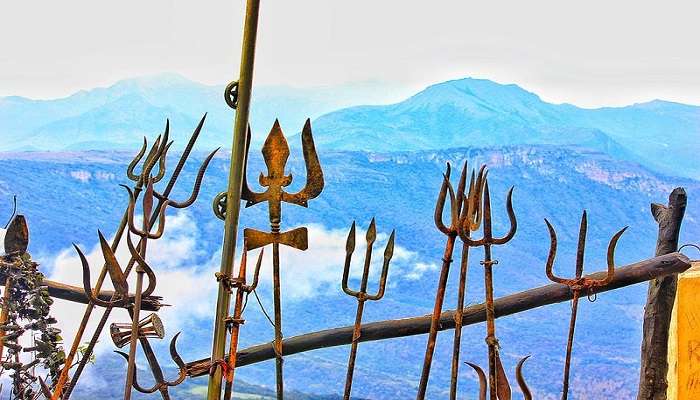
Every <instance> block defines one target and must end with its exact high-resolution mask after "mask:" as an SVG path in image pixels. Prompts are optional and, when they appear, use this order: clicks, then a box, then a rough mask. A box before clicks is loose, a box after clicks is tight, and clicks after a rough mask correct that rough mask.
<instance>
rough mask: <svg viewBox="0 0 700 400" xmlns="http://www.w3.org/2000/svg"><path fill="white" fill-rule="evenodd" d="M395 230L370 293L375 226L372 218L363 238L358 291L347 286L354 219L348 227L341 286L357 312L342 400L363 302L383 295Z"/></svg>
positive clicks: (349, 387) (350, 374)
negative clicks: (364, 247)
mask: <svg viewBox="0 0 700 400" xmlns="http://www.w3.org/2000/svg"><path fill="white" fill-rule="evenodd" d="M395 235H396V232H395V231H393V230H392V231H391V235H390V236H389V241H388V242H387V244H386V248H385V249H384V263H383V265H382V273H381V277H380V278H379V288H378V289H377V293H376V294H373V295H370V294H368V293H367V281H368V280H369V267H370V263H371V261H372V246H373V245H374V242H375V241H376V240H377V226H376V224H375V221H374V218H372V222H370V224H369V228H368V229H367V233H366V235H365V239H366V241H367V249H366V251H365V263H364V269H363V270H362V280H361V281H360V289H359V290H358V291H355V290H352V289H350V288H349V287H348V279H349V276H350V261H351V260H352V253H353V252H354V251H355V221H353V222H352V226H351V227H350V232H349V233H348V239H347V242H346V245H345V265H344V268H343V282H342V288H343V291H344V292H345V293H347V294H348V295H350V296H353V297H355V298H357V312H356V314H355V325H354V329H353V334H352V345H351V347H350V357H349V359H348V371H347V375H346V378H345V392H344V395H343V400H349V399H350V392H351V391H352V379H353V374H354V372H355V359H356V358H357V347H358V345H359V339H360V335H361V329H362V314H363V312H364V308H365V302H366V301H367V300H372V301H378V300H380V299H381V298H382V297H384V291H385V289H386V279H387V275H388V272H389V263H390V262H391V258H392V256H393V255H394V239H395Z"/></svg>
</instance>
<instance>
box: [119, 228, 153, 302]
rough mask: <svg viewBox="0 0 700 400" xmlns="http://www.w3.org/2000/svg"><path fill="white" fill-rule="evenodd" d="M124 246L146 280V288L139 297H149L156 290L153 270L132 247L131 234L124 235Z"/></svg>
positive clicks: (134, 247)
mask: <svg viewBox="0 0 700 400" xmlns="http://www.w3.org/2000/svg"><path fill="white" fill-rule="evenodd" d="M126 245H127V247H128V248H129V253H130V254H131V256H132V257H133V258H134V260H136V264H137V265H138V266H139V268H140V269H142V270H143V272H144V273H145V274H146V277H147V278H148V286H146V289H145V290H144V291H143V293H142V294H141V296H144V297H145V296H150V295H151V294H152V293H153V292H154V291H155V290H156V274H155V272H153V268H151V266H150V265H148V263H146V260H145V259H144V258H143V256H141V254H140V253H139V252H138V250H137V249H136V246H134V242H133V241H132V240H131V232H127V233H126Z"/></svg>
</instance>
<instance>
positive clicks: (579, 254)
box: [544, 210, 627, 400]
mask: <svg viewBox="0 0 700 400" xmlns="http://www.w3.org/2000/svg"><path fill="white" fill-rule="evenodd" d="M544 222H545V223H546V224H547V229H548V230H549V238H550V242H551V244H550V247H549V255H548V256H547V263H546V264H545V271H546V273H547V277H548V278H549V279H550V280H551V281H552V282H555V283H559V284H562V285H566V286H568V287H569V288H571V291H572V292H573V298H572V300H571V318H570V320H569V336H568V340H567V343H566V358H565V361H564V378H563V384H562V395H561V398H562V400H566V399H567V398H568V396H569V375H570V372H571V354H572V352H573V345H574V332H575V330H576V316H577V314H578V301H579V298H580V296H581V293H582V292H584V291H585V292H587V293H588V294H589V295H590V291H591V289H593V288H597V287H603V286H606V285H609V284H610V282H612V281H613V278H614V277H615V247H616V246H617V242H618V240H620V237H621V236H622V234H623V233H625V230H627V227H624V228H622V229H620V230H619V231H618V232H617V233H615V235H613V237H612V238H611V239H610V242H609V243H608V251H607V274H606V275H605V278H603V279H591V278H587V277H585V276H583V260H584V256H585V252H586V233H587V231H588V214H587V213H586V210H583V214H582V215H581V225H580V227H579V234H578V247H577V249H576V274H575V278H573V279H565V278H560V277H558V276H556V275H555V274H554V272H553V269H554V260H555V258H556V255H557V232H556V231H555V230H554V227H553V226H552V224H550V223H549V221H548V220H547V219H546V218H545V220H544Z"/></svg>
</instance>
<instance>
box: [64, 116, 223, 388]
mask: <svg viewBox="0 0 700 400" xmlns="http://www.w3.org/2000/svg"><path fill="white" fill-rule="evenodd" d="M205 118H206V115H205V116H204V117H202V119H201V120H200V122H199V124H198V125H197V128H196V129H195V130H194V132H193V134H192V136H191V137H190V139H189V142H188V143H187V146H186V147H185V149H184V151H183V153H182V155H181V156H180V159H179V161H178V163H177V165H176V167H175V169H174V170H173V173H172V175H171V177H170V179H169V180H168V183H167V185H166V187H165V189H164V190H163V192H162V193H159V192H156V191H155V190H153V197H155V198H157V199H158V202H157V203H156V205H155V206H154V207H153V208H152V212H151V214H150V216H145V217H144V221H147V222H148V225H147V226H148V231H149V232H150V229H151V228H152V227H153V226H154V224H155V223H156V221H157V220H158V219H159V216H160V215H161V213H162V212H163V210H165V208H164V206H165V205H166V202H167V205H168V206H170V207H175V208H185V207H188V206H190V205H192V204H193V203H194V201H195V200H196V198H197V196H198V194H199V189H200V187H201V183H202V180H203V178H204V174H205V173H206V169H207V167H208V166H209V163H210V161H211V160H212V158H213V157H214V155H215V154H216V152H217V151H218V149H216V150H214V151H212V152H211V153H210V154H209V155H208V156H207V157H206V158H205V160H204V161H203V162H202V164H201V166H200V168H199V171H198V172H197V175H196V177H195V180H194V183H193V188H192V192H191V194H190V196H189V197H188V198H187V199H186V200H184V201H175V200H170V199H169V196H170V193H171V192H172V190H173V189H174V187H175V184H176V183H177V180H178V178H179V176H180V173H181V172H182V169H183V168H184V166H185V163H186V162H187V160H188V158H189V156H190V154H191V152H192V150H193V148H194V145H195V143H196V141H197V139H198V138H199V135H200V133H201V130H202V127H203V125H204V121H205ZM168 131H169V125H167V126H166V134H165V136H164V138H165V140H164V142H165V141H167V137H168ZM159 143H161V142H160V139H157V140H156V144H155V145H154V148H157V147H158V146H157V145H158V144H159ZM161 147H163V150H162V151H160V152H156V151H154V150H151V152H150V153H149V156H148V157H146V160H145V162H144V166H143V168H142V170H141V173H140V174H139V175H136V174H135V173H134V170H135V167H136V165H137V164H138V162H139V160H140V159H141V158H142V157H143V154H144V149H143V148H142V150H141V152H139V154H138V155H137V156H136V158H135V159H134V161H132V163H131V164H130V165H129V168H128V171H127V175H128V176H129V177H130V178H131V179H133V178H135V177H138V180H139V182H137V185H136V186H135V187H134V190H133V192H132V194H130V198H133V199H134V201H135V200H136V199H137V198H138V196H139V194H140V192H141V191H142V189H143V184H145V183H146V182H148V180H149V177H150V176H151V171H152V169H153V167H154V166H155V165H156V164H160V165H161V170H162V172H161V170H159V172H158V174H156V176H155V177H152V178H151V180H152V183H155V181H156V180H157V178H158V177H159V176H161V175H162V176H164V174H165V172H164V168H165V162H164V161H163V160H161V159H160V158H159V157H162V156H164V155H165V153H164V150H165V149H167V148H168V147H169V145H165V146H163V145H161ZM159 154H160V155H159ZM131 206H132V204H131V202H130V204H129V206H127V209H126V211H125V213H124V217H123V220H122V223H121V225H120V227H119V229H118V230H117V234H116V235H115V239H114V242H113V243H112V246H111V250H112V252H113V251H114V250H116V247H117V245H118V244H119V239H120V238H121V236H122V233H123V231H124V229H125V228H126V226H127V223H128V221H127V220H128V215H129V214H130V210H131ZM142 246H143V243H142V241H139V243H138V244H137V246H132V247H138V248H139V249H141V248H142ZM103 248H104V247H103ZM143 248H144V250H145V246H143ZM133 253H134V252H132V257H131V259H130V261H129V263H128V264H127V265H126V268H125V269H124V271H123V275H124V276H125V277H126V276H128V274H129V273H130V272H131V269H132V268H133V267H134V265H136V264H137V262H138V258H137V257H135V256H134V254H133ZM141 254H145V251H141ZM108 270H109V267H108V263H105V266H104V267H103V273H101V275H100V278H103V277H104V276H105V275H106V274H107V271H108ZM100 278H98V281H97V283H96V285H95V286H96V287H95V288H94V289H93V290H92V291H94V292H95V293H97V292H98V289H99V288H100V286H101V284H102V282H101V279H100ZM86 294H87V293H86ZM118 298H119V293H115V296H114V298H113V299H112V300H118ZM94 304H95V303H93V302H90V303H89V304H88V308H87V309H86V312H85V315H84V316H83V320H82V321H81V324H80V326H79V330H78V333H77V334H76V337H75V338H74V340H73V347H72V348H71V351H73V350H75V352H77V350H78V345H79V344H80V343H81V337H82V334H83V332H84V330H85V327H86V325H87V323H88V320H89V318H90V315H91V311H92V309H93V305H94ZM112 309H113V306H106V307H105V310H104V312H103V314H102V317H101V318H100V320H99V322H98V324H97V327H96V328H95V331H94V332H93V335H92V337H91V338H90V341H89V342H88V344H87V346H86V349H85V352H84V354H83V357H82V358H81V359H80V362H79V363H78V366H77V368H76V370H75V373H74V375H73V378H72V379H71V382H70V384H69V385H68V386H67V387H66V389H65V392H64V393H63V394H62V392H63V387H62V386H60V385H56V388H55V389H54V393H53V396H52V400H53V399H60V398H63V400H67V399H68V398H69V397H70V395H71V392H72V390H73V389H74V388H75V387H76V385H77V382H78V380H79V379H80V375H81V373H82V371H83V370H84V368H85V366H86V365H87V362H88V360H89V359H90V355H91V354H92V351H93V349H94V347H95V344H96V343H97V341H98V339H99V337H100V334H101V332H102V330H103V329H104V327H105V325H106V324H107V320H108V318H109V315H110V313H111V311H112ZM139 341H140V343H141V347H142V348H143V350H144V354H145V356H146V359H147V360H148V363H149V366H150V368H151V370H152V371H153V373H154V378H155V380H156V381H157V382H165V379H164V378H163V373H162V370H161V368H160V366H159V365H158V360H157V359H156V357H155V354H154V352H153V349H152V348H151V346H150V343H149V342H148V338H145V337H144V338H140V339H139ZM67 364H68V363H67ZM64 374H65V377H66V378H67V377H68V370H67V368H66V369H64V370H63V372H62V375H61V377H63V376H64ZM59 383H60V381H59ZM158 390H159V391H160V394H161V396H162V397H163V399H169V398H170V395H169V394H168V390H167V385H160V386H159V388H158Z"/></svg>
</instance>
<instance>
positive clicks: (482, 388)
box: [465, 356, 532, 400]
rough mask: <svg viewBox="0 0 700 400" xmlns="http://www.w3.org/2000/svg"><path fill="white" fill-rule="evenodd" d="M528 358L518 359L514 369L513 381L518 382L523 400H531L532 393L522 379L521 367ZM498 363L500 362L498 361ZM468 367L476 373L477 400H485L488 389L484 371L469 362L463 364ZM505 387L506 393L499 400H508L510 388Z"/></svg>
mask: <svg viewBox="0 0 700 400" xmlns="http://www.w3.org/2000/svg"><path fill="white" fill-rule="evenodd" d="M528 358H530V356H525V357H523V358H521V359H520V361H519V362H518V365H517V366H516V367H515V379H516V380H517V381H518V387H520V390H521V391H522V392H523V400H532V393H531V392H530V388H529V387H528V386H527V382H525V378H524V377H523V365H524V364H525V361H527V359H528ZM499 363H500V360H499ZM465 364H467V365H468V366H470V367H472V369H474V371H475V372H476V375H477V376H478V377H479V400H486V391H487V388H488V383H487V382H486V374H484V370H482V369H481V367H479V366H478V365H476V364H472V363H470V362H465ZM506 385H507V391H506V392H505V393H504V396H505V397H500V395H499V397H498V398H499V399H500V400H510V398H511V397H510V394H511V391H510V386H508V383H507V382H506Z"/></svg>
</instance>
